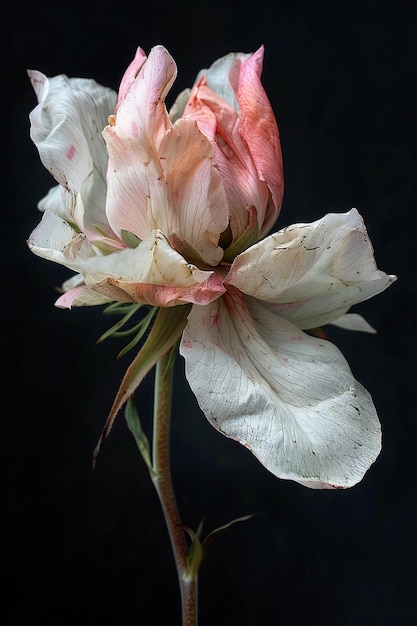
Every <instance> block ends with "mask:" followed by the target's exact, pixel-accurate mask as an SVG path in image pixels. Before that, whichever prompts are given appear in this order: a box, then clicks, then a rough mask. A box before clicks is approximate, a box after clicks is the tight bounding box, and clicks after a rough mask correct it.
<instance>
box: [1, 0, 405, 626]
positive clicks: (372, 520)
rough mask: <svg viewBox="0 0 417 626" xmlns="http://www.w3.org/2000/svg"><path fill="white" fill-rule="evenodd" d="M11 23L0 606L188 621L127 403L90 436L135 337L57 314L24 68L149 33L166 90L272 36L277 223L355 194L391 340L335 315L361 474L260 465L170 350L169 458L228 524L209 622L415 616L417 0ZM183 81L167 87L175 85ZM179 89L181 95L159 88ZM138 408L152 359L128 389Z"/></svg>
mask: <svg viewBox="0 0 417 626" xmlns="http://www.w3.org/2000/svg"><path fill="white" fill-rule="evenodd" d="M13 6H14V11H15V13H16V16H15V18H13V21H12V22H8V23H7V20H5V21H4V23H3V45H4V44H6V45H5V49H4V52H3V55H2V56H3V81H4V82H3V111H2V114H3V115H2V136H3V157H2V161H3V165H2V170H3V188H6V195H5V196H4V195H3V203H2V204H3V228H2V233H3V236H2V246H1V248H2V254H3V255H4V259H3V262H2V268H3V276H2V280H3V285H4V281H6V287H5V288H3V295H2V337H3V338H2V348H3V349H2V362H3V363H2V365H3V368H2V381H3V391H2V398H3V408H2V436H1V450H0V451H1V459H2V462H3V464H4V468H3V470H2V478H3V487H2V525H4V530H3V531H2V539H3V542H4V546H3V549H2V561H3V565H2V573H3V576H2V579H3V582H2V595H3V600H2V613H3V618H2V623H3V624H5V625H6V624H7V625H8V626H20V625H26V624H33V625H36V626H37V625H38V624H39V625H40V624H45V623H48V621H51V622H53V623H57V624H60V625H66V624H76V623H81V620H82V622H83V623H84V621H85V622H86V623H90V624H100V625H102V626H107V625H112V626H125V625H126V626H130V625H133V624H135V625H139V624H144V625H147V624H149V625H150V626H152V625H158V626H160V625H169V626H171V625H172V626H176V625H178V626H179V624H180V617H179V615H180V606H179V593H178V587H177V580H176V573H175V567H174V563H173V559H172V556H171V551H170V545H169V542H168V539H167V533H166V529H165V526H164V521H163V518H162V514H161V510H160V508H159V503H158V501H157V498H156V495H155V493H154V491H153V487H152V484H151V482H150V479H149V476H148V475H147V470H146V468H145V466H144V463H143V461H142V459H141V457H140V455H139V453H138V452H137V450H136V448H135V444H134V442H133V439H132V437H131V435H130V433H129V432H128V430H127V427H126V424H125V422H124V419H123V416H122V414H121V415H120V417H119V418H118V421H117V422H116V425H115V427H114V430H113V431H112V434H111V436H110V438H109V440H108V442H107V444H106V446H105V448H104V450H103V453H102V456H101V457H100V459H99V462H98V465H97V467H96V470H95V471H94V472H92V470H91V454H92V450H93V448H94V446H95V444H96V441H97V439H98V436H99V434H100V432H101V428H102V426H103V423H104V419H105V417H106V415H107V412H108V410H109V408H110V406H111V403H112V400H113V397H114V394H115V392H116V390H117V387H118V385H119V383H120V380H121V377H122V375H123V373H124V371H125V368H126V367H127V365H128V364H129V362H130V359H129V356H127V357H125V358H124V359H122V360H119V361H118V360H117V359H116V355H117V353H118V351H119V350H120V349H121V347H122V346H123V345H124V344H120V343H118V342H117V341H116V340H111V339H110V340H108V341H106V342H104V343H103V344H100V345H97V346H96V345H95V343H96V340H97V339H98V337H99V336H100V334H101V333H102V332H104V330H105V329H106V328H107V327H108V325H109V323H110V320H108V319H106V318H105V317H104V316H103V315H102V311H101V309H100V308H97V309H79V310H73V311H62V310H58V309H56V308H55V307H54V301H55V299H56V297H57V294H56V292H55V290H54V287H55V286H57V285H59V284H60V283H61V282H62V280H63V279H65V278H66V277H67V276H69V272H67V270H66V269H65V268H62V267H60V266H57V265H55V264H53V263H50V262H47V261H44V260H43V259H39V258H37V257H35V256H33V255H32V254H31V253H30V252H29V251H28V249H27V246H26V239H27V238H28V236H29V234H30V232H31V230H32V229H33V228H34V227H35V226H36V224H37V223H38V221H39V218H40V216H39V213H38V211H37V209H36V204H37V201H38V200H39V199H40V198H41V197H42V196H43V195H44V194H45V193H46V191H47V190H48V189H49V187H50V186H52V183H53V181H52V179H51V178H50V177H49V175H48V174H47V172H46V171H44V169H43V167H42V165H41V164H40V161H39V158H38V155H37V151H36V149H35V147H34V146H33V144H32V143H31V141H30V139H29V123H28V114H29V112H30V110H31V109H32V108H33V107H34V106H35V104H36V99H35V95H34V93H33V91H32V88H31V86H30V83H29V80H28V79H27V77H26V73H25V70H26V68H34V69H39V70H41V71H43V72H44V73H46V74H47V75H49V76H53V75H55V74H59V73H66V74H67V75H69V76H85V77H91V78H95V79H96V80H97V81H98V82H100V83H102V84H104V85H107V86H110V87H113V88H114V89H117V88H118V85H119V81H120V79H121V76H122V74H123V72H124V69H125V68H126V67H127V65H128V64H129V62H130V61H131V59H132V58H133V55H134V53H135V50H136V47H137V46H138V45H140V46H141V47H142V48H144V50H145V51H146V52H149V50H150V48H151V47H152V46H154V45H155V44H158V43H161V44H163V45H165V46H166V47H167V48H168V49H169V51H170V52H171V54H172V55H173V56H174V58H175V60H176V62H177V64H178V68H179V74H178V78H177V81H176V83H175V85H174V87H173V90H172V92H171V93H172V97H173V96H174V95H175V94H177V93H178V92H179V91H180V90H181V89H183V88H185V87H187V86H190V85H191V84H192V82H193V80H194V77H195V75H196V73H197V71H198V70H199V69H200V68H202V67H208V66H209V65H210V64H211V63H212V62H213V61H214V60H215V59H216V58H218V57H219V56H222V55H224V54H226V53H228V52H229V51H236V50H239V51H243V52H251V51H254V50H256V49H257V48H258V47H259V46H260V45H261V44H264V46H265V62H264V72H263V84H264V86H265V88H266V91H267V93H268V95H269V97H270V100H271V102H272V106H273V108H274V111H275V113H276V116H277V119H278V123H279V127H280V131H281V141H282V149H283V155H284V167H285V184H286V189H285V198H284V204H283V208H282V212H281V215H280V217H279V221H278V224H277V226H278V227H283V226H286V225H287V224H290V223H292V222H296V221H297V222H298V221H311V220H314V219H318V218H319V217H321V216H322V215H324V214H325V213H327V212H330V211H337V212H345V211H347V210H349V209H350V208H351V207H352V206H354V207H356V208H357V209H358V210H359V211H360V213H361V214H362V215H363V217H364V219H365V223H366V225H367V228H368V231H369V234H370V236H371V239H372V242H373V245H374V248H375V254H376V259H377V262H378V266H379V268H380V269H382V270H384V271H386V272H388V273H395V274H397V275H398V277H399V279H398V281H397V282H396V283H395V284H394V285H393V286H392V287H390V289H389V290H388V291H386V292H384V293H383V294H381V295H379V296H377V297H376V298H374V299H373V300H371V301H369V302H367V303H364V304H362V305H360V306H358V307H356V310H357V311H358V312H361V313H362V314H363V315H365V317H366V318H367V320H368V321H369V322H370V323H371V324H372V325H373V326H375V327H376V328H377V329H378V334H377V335H364V334H361V333H356V334H353V333H347V332H342V331H338V332H336V330H330V331H329V333H330V336H331V338H332V339H333V340H334V341H335V342H336V343H337V345H338V346H339V347H340V348H341V349H342V351H343V353H344V354H345V356H346V357H347V359H348V360H349V363H350V365H351V367H352V370H353V372H354V374H355V376H356V377H357V378H358V379H359V380H360V381H361V382H362V383H363V384H364V385H365V387H367V389H368V390H369V391H370V392H371V394H372V395H373V398H374V402H375V405H376V407H377V410H378V413H379V416H380V420H381V423H382V427H383V436H384V446H383V451H382V453H381V455H380V457H379V458H378V460H377V461H376V463H375V464H374V465H373V466H372V468H371V469H370V470H369V472H368V473H367V474H366V476H365V478H364V480H363V481H362V482H361V483H360V484H359V485H357V486H356V487H354V488H352V489H350V490H346V491H336V492H320V491H310V490H308V489H306V488H303V487H301V486H299V485H297V484H295V483H290V482H285V481H280V480H278V479H276V478H274V477H273V476H272V475H270V474H269V473H268V472H267V471H266V470H265V469H264V468H263V467H262V466H261V465H260V464H259V463H258V462H257V461H256V459H255V458H253V457H252V455H251V454H250V453H249V452H248V451H247V450H245V449H244V448H242V447H240V446H239V445H238V444H236V443H235V442H233V441H230V440H227V439H225V438H223V437H222V436H221V435H219V434H218V433H217V432H215V431H214V429H212V428H211V426H210V425H209V424H208V423H207V422H206V420H205V418H204V416H203V415H202V414H201V413H200V411H199V409H198V407H197V404H196V401H195V399H194V397H193V396H192V394H191V392H190V391H189V389H188V387H187V384H186V382H185V380H184V375H183V369H182V361H181V360H178V362H177V370H176V382H175V393H174V417H173V434H172V444H173V458H172V464H173V477H174V483H175V487H176V491H177V496H178V502H179V506H180V510H181V513H182V518H183V521H184V523H185V524H187V525H189V526H191V527H193V528H196V527H197V525H198V523H199V521H200V520H201V518H203V517H204V518H205V528H206V530H207V532H208V531H210V530H212V529H213V528H215V527H216V526H219V525H221V524H223V523H225V522H227V521H229V520H230V519H232V518H234V517H237V516H241V515H245V514H248V513H254V514H255V515H254V517H253V518H252V519H250V520H249V521H247V522H245V523H242V524H238V525H236V526H234V527H233V528H232V529H231V530H229V531H228V532H227V533H226V534H223V535H221V536H220V537H219V538H218V540H217V541H216V542H215V543H214V544H213V545H212V547H211V549H210V552H209V553H208V555H207V558H206V560H205V561H204V563H203V565H202V569H201V575H200V600H199V601H200V626H228V625H235V624H236V625H241V626H263V625H272V626H275V625H277V626H301V625H303V626H304V625H305V624H316V623H317V624H318V623H320V624H322V625H323V626H334V625H340V626H351V625H352V626H353V625H355V626H360V625H362V624H363V625H365V624H366V625H367V626H411V625H412V624H416V623H417V600H416V584H417V576H416V565H417V549H416V539H415V534H416V521H417V515H416V512H417V511H416V501H417V500H416V498H417V493H416V487H417V485H416V478H415V477H416V453H415V448H416V436H417V427H416V410H415V402H414V393H415V371H416V369H415V368H416V365H415V364H416V336H415V331H414V317H415V301H414V297H415V292H416V279H415V276H416V263H415V257H416V244H415V223H416V220H415V212H416V197H417V196H416V138H417V134H416V104H417V100H416V68H417V55H416V35H415V33H416V25H417V24H416V11H415V10H414V9H413V8H412V6H413V3H412V2H402V1H398V2H392V3H381V2H378V3H377V2H375V3H374V2H366V1H365V2H337V1H334V2H321V1H318V2H313V1H312V2H280V1H277V2H266V1H265V0H259V1H258V2H248V1H246V0H240V1H239V2H235V3H233V2H232V0H222V1H217V0H214V1H212V2H210V3H207V2H204V3H203V2H199V1H198V0H196V1H195V2H193V3H191V2H190V3H187V2H181V1H180V2H176V3H175V2H170V3H165V4H164V3H162V4H161V2H151V3H149V2H146V3H145V2H143V1H141V2H136V3H126V2H124V1H123V0H121V1H119V2H117V3H114V4H112V5H110V4H105V3H102V2H93V1H91V2H79V1H78V0H77V1H76V2H71V3H67V4H65V5H62V6H60V5H58V4H56V3H52V2H43V3H41V4H37V3H33V4H26V3H25V4H19V3H14V5H13ZM170 97H171V96H170ZM169 103H170V102H169V101H168V104H169ZM137 404H138V407H139V411H140V414H141V417H142V421H143V424H144V427H145V428H146V429H149V425H150V418H151V411H152V377H149V379H148V380H147V381H146V382H145V384H144V385H143V386H142V387H141V388H140V390H139V392H138V394H137Z"/></svg>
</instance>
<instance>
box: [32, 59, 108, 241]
mask: <svg viewBox="0 0 417 626" xmlns="http://www.w3.org/2000/svg"><path fill="white" fill-rule="evenodd" d="M28 75H29V77H30V79H31V82H32V85H33V88H34V90H35V92H36V94H37V97H38V101H39V104H38V106H37V107H35V109H34V110H33V111H32V112H31V114H30V121H31V130H30V134H31V138H32V140H33V142H34V143H35V145H36V147H37V148H38V151H39V155H40V157H41V160H42V163H43V164H44V166H45V167H46V169H47V170H48V171H50V172H51V174H52V175H53V176H54V178H55V179H56V181H57V182H58V183H59V184H60V185H62V191H63V192H64V194H63V201H64V203H65V207H66V215H65V216H64V217H66V219H67V220H68V221H71V222H73V223H76V224H77V226H78V227H79V228H80V230H82V231H83V232H85V233H87V234H88V235H89V236H91V237H97V235H98V233H97V230H96V227H98V228H99V229H101V230H104V231H107V232H110V229H109V226H108V223H107V219H106V216H105V212H104V208H105V197H106V182H105V174H106V168H107V161H108V157H107V150H106V145H105V142H104V140H103V137H102V130H103V128H104V127H105V125H106V124H107V119H108V116H109V114H110V113H113V110H114V107H115V104H116V97H117V96H116V93H115V92H114V91H113V90H112V89H108V88H106V87H102V86H101V85H98V84H97V83H96V82H95V81H94V80H88V79H84V78H68V77H67V76H65V75H60V76H54V77H53V78H47V77H46V76H45V75H44V74H42V73H41V72H38V71H35V70H29V71H28ZM60 214H61V212H60Z"/></svg>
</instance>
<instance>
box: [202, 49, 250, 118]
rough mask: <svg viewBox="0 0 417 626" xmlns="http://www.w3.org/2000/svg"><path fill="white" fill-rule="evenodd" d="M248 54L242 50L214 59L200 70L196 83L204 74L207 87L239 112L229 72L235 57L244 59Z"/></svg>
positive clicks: (248, 56)
mask: <svg viewBox="0 0 417 626" xmlns="http://www.w3.org/2000/svg"><path fill="white" fill-rule="evenodd" d="M250 56H251V54H245V53H242V52H230V53H229V54H227V55H226V56H223V57H221V58H220V59H217V61H214V63H213V64H212V65H211V66H210V67H209V68H208V69H203V70H200V72H199V73H198V75H197V78H196V81H195V82H196V83H197V82H198V81H199V80H200V78H202V77H203V76H204V77H205V79H206V81H207V85H208V87H209V88H210V89H211V90H212V91H214V93H215V94H217V95H218V96H220V98H223V100H225V101H226V102H227V103H228V104H229V105H230V106H231V107H232V108H233V109H234V110H235V111H237V112H240V109H239V104H238V102H237V99H236V95H235V92H234V91H233V89H232V86H231V84H230V80H229V72H230V69H231V67H232V65H233V64H234V62H235V60H236V59H240V60H241V61H245V60H246V59H249V58H250Z"/></svg>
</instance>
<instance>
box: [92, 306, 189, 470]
mask: <svg viewBox="0 0 417 626" xmlns="http://www.w3.org/2000/svg"><path fill="white" fill-rule="evenodd" d="M190 309H191V304H183V305H180V306H174V307H164V308H160V309H159V310H158V315H157V316H156V319H155V322H154V324H153V326H152V329H151V331H150V333H149V335H148V337H147V339H146V341H145V343H144V344H143V346H142V347H141V349H140V350H139V352H138V354H137V355H136V357H135V358H134V359H133V361H132V363H131V364H130V366H129V367H128V369H127V370H126V373H125V375H124V377H123V380H122V382H121V385H120V387H119V390H118V392H117V394H116V397H115V399H114V402H113V406H112V408H111V410H110V413H109V415H108V416H107V419H106V422H105V424H104V428H103V431H102V433H101V436H100V439H99V441H98V443H97V445H96V447H95V450H94V452H93V468H94V466H95V464H96V461H97V458H98V455H99V454H100V451H101V449H102V447H103V444H104V442H105V440H106V439H107V437H108V435H109V433H110V431H111V428H112V426H113V423H114V420H115V419H116V416H117V414H118V412H119V411H120V409H121V408H122V406H123V405H124V403H125V402H126V401H127V400H128V399H129V398H130V397H131V396H132V395H133V393H134V392H135V390H136V389H137V388H138V387H139V385H140V383H141V382H142V380H143V379H144V378H145V376H146V375H147V374H148V372H150V370H151V369H152V368H153V367H154V366H155V365H156V363H157V361H158V360H159V359H160V358H161V356H164V354H167V352H168V351H169V350H171V348H172V347H173V346H174V345H175V344H176V343H177V341H178V340H179V339H180V337H181V335H182V332H183V330H184V328H185V326H186V324H187V317H188V314H189V312H190Z"/></svg>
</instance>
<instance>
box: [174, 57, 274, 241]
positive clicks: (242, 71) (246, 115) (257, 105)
mask: <svg viewBox="0 0 417 626" xmlns="http://www.w3.org/2000/svg"><path fill="white" fill-rule="evenodd" d="M262 63H263V47H261V48H259V50H258V51H257V52H256V53H255V54H252V55H249V54H242V53H233V54H229V55H227V56H225V57H222V58H221V59H218V60H217V61H216V62H215V63H214V64H213V65H212V66H211V67H210V68H209V69H207V70H202V71H201V72H200V73H199V75H198V77H197V78H198V79H197V82H196V84H195V86H194V88H193V90H192V92H191V95H190V99H189V102H188V104H187V106H186V108H185V110H184V115H185V116H190V117H192V118H193V119H196V120H197V122H198V124H199V127H200V128H201V129H202V131H203V132H204V133H205V134H206V135H207V136H208V137H209V138H210V140H211V141H212V142H213V145H214V149H215V155H216V159H217V161H218V166H219V171H220V172H221V174H222V178H223V182H224V185H225V188H226V193H227V198H228V203H229V211H230V225H231V230H232V233H233V242H235V241H237V240H238V239H239V238H240V236H241V234H242V233H243V232H244V231H245V229H246V227H247V220H248V215H247V213H246V211H247V210H248V209H249V207H251V206H254V207H255V208H256V211H257V219H258V230H259V231H260V233H261V235H262V236H263V235H264V234H266V233H267V232H268V231H269V230H270V228H271V226H272V225H273V223H274V222H275V221H276V218H277V216H278V213H279V210H280V208H281V203H282V195H283V168H282V155H281V146H280V141H279V132H278V127H277V123H276V120H275V116H274V114H273V111H272V107H271V105H270V103H269V100H268V98H267V96H266V93H265V90H264V88H263V86H262V83H261V80H260V76H261V72H262Z"/></svg>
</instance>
